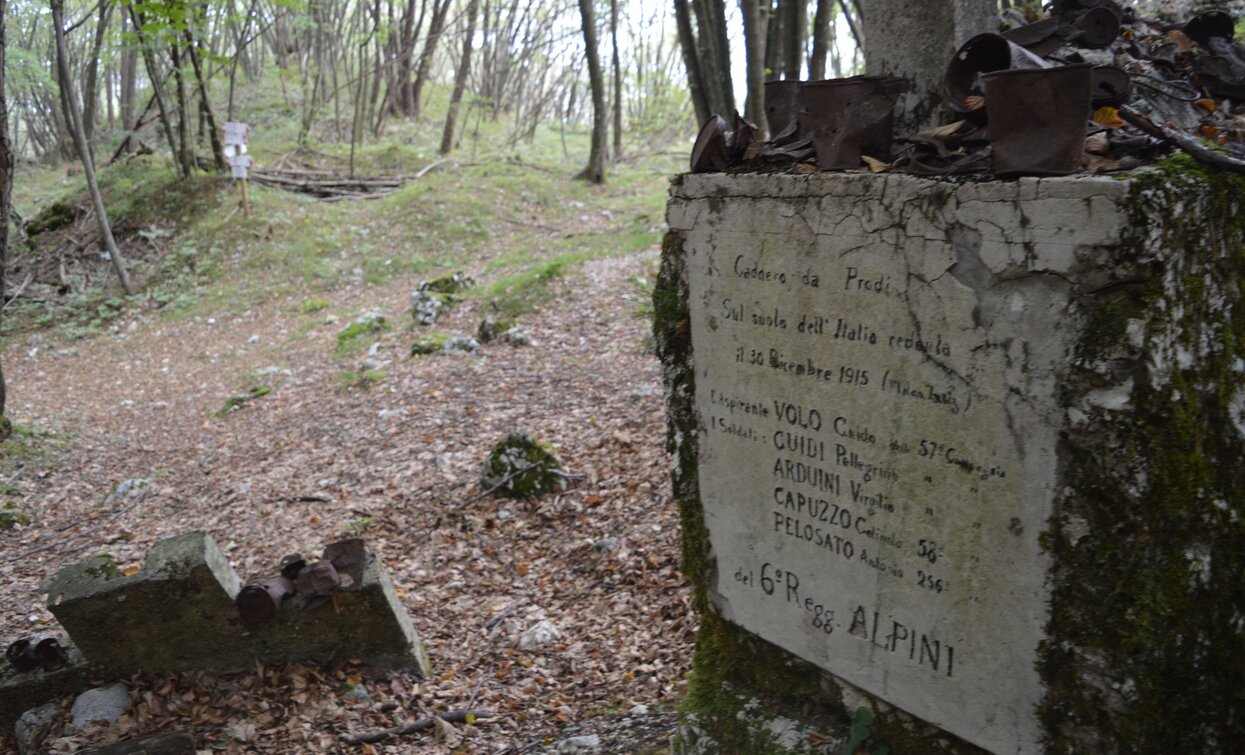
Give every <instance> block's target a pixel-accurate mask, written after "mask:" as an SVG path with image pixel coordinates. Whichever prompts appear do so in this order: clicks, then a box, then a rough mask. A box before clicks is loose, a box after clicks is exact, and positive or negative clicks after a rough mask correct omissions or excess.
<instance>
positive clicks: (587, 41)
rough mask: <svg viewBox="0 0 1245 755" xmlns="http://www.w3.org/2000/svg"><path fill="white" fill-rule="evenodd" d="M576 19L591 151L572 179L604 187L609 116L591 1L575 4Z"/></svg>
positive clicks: (585, 0) (581, 0)
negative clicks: (584, 56) (583, 55)
mask: <svg viewBox="0 0 1245 755" xmlns="http://www.w3.org/2000/svg"><path fill="white" fill-rule="evenodd" d="M579 15H580V17H581V20H582V21H583V27H584V50H585V52H587V53H588V84H589V86H590V87H591V89H592V150H591V151H590V152H589V155H588V165H587V166H586V167H585V168H584V169H583V170H582V171H580V172H579V174H578V175H576V176H575V178H578V179H583V180H586V181H589V182H591V183H594V184H603V183H605V151H606V145H607V142H608V141H609V116H608V113H607V111H606V106H605V76H604V75H603V74H602V71H601V55H600V52H599V50H598V49H597V18H596V13H594V12H593V9H592V0H579Z"/></svg>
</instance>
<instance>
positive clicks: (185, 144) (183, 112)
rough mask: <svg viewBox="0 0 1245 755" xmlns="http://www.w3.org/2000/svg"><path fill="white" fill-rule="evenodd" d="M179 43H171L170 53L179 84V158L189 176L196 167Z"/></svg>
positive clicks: (175, 80) (176, 80)
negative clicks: (192, 153)
mask: <svg viewBox="0 0 1245 755" xmlns="http://www.w3.org/2000/svg"><path fill="white" fill-rule="evenodd" d="M177 47H178V45H177V43H176V42H173V43H172V44H170V45H169V55H170V56H171V57H172V60H173V79H174V82H175V83H176V84H177V136H178V138H179V139H180V140H181V144H180V145H179V147H180V149H179V150H178V151H177V159H178V160H179V161H180V162H181V164H182V175H183V176H189V175H190V174H191V172H192V171H193V169H194V158H193V157H191V149H190V108H189V107H188V106H187V103H186V77H185V76H183V75H182V56H181V53H179V52H178V51H177Z"/></svg>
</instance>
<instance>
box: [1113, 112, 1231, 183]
mask: <svg viewBox="0 0 1245 755" xmlns="http://www.w3.org/2000/svg"><path fill="white" fill-rule="evenodd" d="M1117 112H1119V114H1120V117H1121V118H1123V119H1124V120H1126V121H1128V122H1129V123H1130V124H1132V125H1133V126H1136V127H1137V128H1139V129H1141V130H1142V131H1144V132H1146V133H1147V134H1149V135H1150V136H1153V137H1156V138H1158V139H1162V140H1163V141H1165V142H1168V143H1170V144H1174V145H1176V146H1177V147H1179V148H1180V149H1182V150H1184V151H1185V152H1187V153H1189V155H1190V156H1192V157H1194V158H1195V159H1198V160H1201V161H1202V162H1204V163H1206V164H1207V165H1214V166H1215V167H1217V168H1223V169H1224V170H1230V171H1232V172H1233V173H1241V174H1245V160H1238V159H1236V158H1235V157H1231V156H1230V155H1228V154H1226V153H1223V152H1219V151H1218V150H1214V149H1211V148H1210V147H1207V146H1206V145H1205V144H1202V143H1201V142H1200V141H1198V140H1197V139H1195V138H1194V137H1192V136H1189V135H1188V134H1185V133H1183V132H1180V131H1177V130H1175V129H1173V128H1168V127H1167V126H1164V125H1162V124H1159V123H1155V122H1154V121H1152V120H1150V119H1149V118H1147V117H1145V116H1144V115H1142V114H1140V113H1136V112H1133V111H1132V110H1129V109H1128V108H1125V107H1122V108H1120V109H1119V110H1118V111H1117Z"/></svg>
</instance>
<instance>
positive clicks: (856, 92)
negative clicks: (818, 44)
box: [797, 76, 908, 170]
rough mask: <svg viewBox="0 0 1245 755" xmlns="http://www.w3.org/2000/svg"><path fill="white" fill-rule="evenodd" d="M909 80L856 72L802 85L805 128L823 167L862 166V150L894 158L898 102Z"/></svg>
mask: <svg viewBox="0 0 1245 755" xmlns="http://www.w3.org/2000/svg"><path fill="white" fill-rule="evenodd" d="M907 87H908V82H907V79H901V78H893V77H886V76H852V77H850V78H846V79H827V80H825V81H806V82H804V84H803V86H801V87H800V92H799V114H798V116H797V117H798V118H799V119H800V131H801V133H807V134H808V135H810V136H812V138H813V147H814V149H815V150H816V152H817V166H818V167H819V168H821V169H822V170H847V169H851V168H859V167H860V158H861V156H863V155H868V156H870V157H873V158H876V159H879V160H886V161H889V160H890V149H891V141H892V140H893V138H894V110H895V101H896V100H897V99H898V98H899V95H900V94H901V93H902V92H903V91H904V90H905V89H907Z"/></svg>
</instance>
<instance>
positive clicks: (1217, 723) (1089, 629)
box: [1041, 158, 1245, 753]
mask: <svg viewBox="0 0 1245 755" xmlns="http://www.w3.org/2000/svg"><path fill="white" fill-rule="evenodd" d="M1243 200H1245V179H1242V178H1240V177H1238V176H1232V175H1228V174H1224V173H1220V172H1212V171H1209V170H1207V169H1205V168H1203V167H1201V166H1198V165H1196V164H1193V163H1191V161H1189V160H1187V159H1185V158H1176V159H1172V160H1169V161H1168V162H1167V163H1166V164H1165V165H1164V166H1163V168H1162V170H1161V171H1156V172H1154V173H1148V174H1144V175H1142V176H1139V177H1138V178H1136V179H1135V182H1134V186H1133V193H1132V199H1131V207H1130V208H1129V209H1130V215H1131V217H1130V221H1131V222H1130V227H1131V229H1132V233H1131V236H1130V238H1128V239H1126V244H1125V245H1124V247H1123V249H1124V251H1125V253H1126V254H1127V255H1128V257H1127V258H1125V259H1122V260H1121V262H1122V265H1123V266H1124V267H1123V268H1122V269H1121V270H1120V271H1119V273H1120V275H1121V277H1122V278H1124V279H1129V280H1131V281H1133V282H1132V283H1130V284H1129V285H1128V286H1126V287H1124V288H1123V289H1120V291H1117V292H1116V293H1115V294H1113V295H1110V296H1106V297H1102V298H1096V297H1095V296H1094V295H1090V296H1087V297H1085V298H1084V300H1083V301H1082V306H1084V308H1085V311H1084V316H1085V317H1086V318H1087V321H1088V322H1089V323H1090V324H1091V327H1089V328H1088V329H1087V333H1086V336H1085V338H1084V339H1083V341H1082V343H1081V344H1080V346H1079V348H1078V350H1077V356H1078V359H1077V362H1076V364H1075V365H1074V369H1075V370H1076V371H1077V374H1078V377H1077V378H1076V379H1074V380H1072V381H1070V383H1069V385H1068V389H1067V390H1068V395H1067V396H1066V400H1068V401H1069V402H1070V403H1073V404H1074V402H1075V401H1076V400H1077V398H1078V397H1079V396H1081V395H1084V393H1085V392H1087V391H1088V390H1091V389H1093V388H1094V387H1095V386H1097V385H1100V384H1102V383H1104V382H1108V381H1109V382H1110V384H1115V385H1119V384H1122V383H1124V382H1125V381H1126V380H1131V381H1132V384H1133V386H1134V387H1133V392H1132V396H1131V402H1130V403H1131V406H1130V408H1129V409H1127V410H1126V411H1122V412H1106V411H1096V412H1094V413H1093V416H1091V417H1090V419H1089V421H1088V423H1087V424H1086V425H1085V427H1087V428H1089V429H1088V430H1085V431H1073V432H1069V433H1068V434H1067V435H1066V437H1065V438H1064V442H1063V449H1062V452H1063V458H1064V459H1065V460H1066V469H1067V470H1068V473H1067V477H1066V479H1065V483H1066V485H1065V490H1068V491H1070V492H1069V493H1068V494H1067V495H1066V497H1065V498H1064V499H1063V500H1062V501H1061V502H1060V504H1059V509H1058V515H1057V517H1056V521H1055V522H1054V524H1053V526H1052V529H1051V531H1050V533H1048V539H1047V544H1048V545H1049V547H1050V549H1051V550H1052V552H1053V555H1054V557H1055V561H1056V573H1055V576H1056V579H1055V587H1054V594H1053V601H1052V615H1051V622H1050V627H1049V634H1050V636H1051V641H1050V642H1048V643H1047V645H1046V647H1045V648H1044V652H1043V658H1042V663H1041V670H1042V673H1043V676H1044V678H1045V679H1046V681H1047V683H1048V685H1049V689H1050V691H1049V694H1048V696H1047V699H1046V701H1045V703H1044V704H1043V706H1042V709H1041V716H1042V719H1043V723H1044V725H1045V728H1046V730H1047V733H1048V737H1049V744H1050V747H1051V750H1052V751H1053V752H1060V753H1063V752H1067V753H1071V752H1086V751H1100V752H1106V751H1110V752H1143V751H1144V752H1182V751H1189V752H1212V751H1213V752H1240V751H1245V663H1242V660H1241V659H1242V658H1245V631H1243V630H1242V626H1243V624H1245V582H1243V581H1242V575H1245V464H1242V459H1245V444H1243V443H1242V432H1241V430H1240V429H1238V427H1237V426H1236V424H1235V423H1236V422H1239V421H1241V417H1240V416H1239V414H1240V413H1241V411H1242V407H1245V403H1243V402H1245V397H1243V394H1245V388H1243V387H1242V383H1243V376H1242V372H1245V362H1242V351H1241V347H1242V344H1245V303H1243V302H1242V296H1243V288H1242V287H1243V282H1245V207H1242V201H1243ZM1130 330H1131V331H1132V333H1131V335H1129V331H1130ZM1130 338H1131V341H1132V343H1131V344H1130V343H1129V342H1128V341H1129V339H1130ZM1139 340H1141V341H1142V345H1141V348H1140V349H1138V344H1137V342H1138V341H1139ZM1074 405H1075V404H1074ZM1234 413H1235V414H1234Z"/></svg>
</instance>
